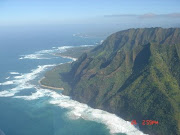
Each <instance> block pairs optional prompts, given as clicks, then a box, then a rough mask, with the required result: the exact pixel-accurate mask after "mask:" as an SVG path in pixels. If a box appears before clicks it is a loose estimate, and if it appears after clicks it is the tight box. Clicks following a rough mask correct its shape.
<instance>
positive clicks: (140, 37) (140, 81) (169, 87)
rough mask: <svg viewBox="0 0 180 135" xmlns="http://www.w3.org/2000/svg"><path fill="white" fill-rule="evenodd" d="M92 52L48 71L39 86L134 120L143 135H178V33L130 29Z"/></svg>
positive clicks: (161, 30)
mask: <svg viewBox="0 0 180 135" xmlns="http://www.w3.org/2000/svg"><path fill="white" fill-rule="evenodd" d="M90 50H91V51H90ZM90 50H89V51H86V52H81V53H79V54H81V56H80V57H79V58H78V59H77V61H74V62H72V63H66V64H63V65H59V66H57V67H55V68H54V69H53V70H51V71H48V72H47V73H46V74H45V78H44V79H43V80H42V81H41V84H44V85H46V86H51V87H56V88H64V91H63V94H65V95H69V96H71V97H72V98H73V99H74V100H77V101H79V102H82V103H86V104H88V105H89V106H91V107H93V108H98V109H102V110H106V111H108V112H111V113H114V114H116V115H118V116H120V117H122V118H123V119H125V120H127V121H132V120H136V121H137V123H138V126H139V127H140V129H141V130H142V131H143V132H144V133H148V134H150V135H180V28H169V29H164V28H140V29H128V30H124V31H120V32H117V33H114V34H112V35H110V36H109V37H108V38H107V39H106V40H105V41H104V42H103V43H102V44H101V45H98V46H97V47H95V48H91V49H90ZM71 57H73V56H71ZM143 120H152V121H158V124H154V125H151V124H147V125H143V124H142V121H143Z"/></svg>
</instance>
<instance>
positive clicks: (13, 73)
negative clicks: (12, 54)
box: [10, 72, 19, 75]
mask: <svg viewBox="0 0 180 135" xmlns="http://www.w3.org/2000/svg"><path fill="white" fill-rule="evenodd" d="M10 74H11V75H18V74H19V73H18V72H10Z"/></svg>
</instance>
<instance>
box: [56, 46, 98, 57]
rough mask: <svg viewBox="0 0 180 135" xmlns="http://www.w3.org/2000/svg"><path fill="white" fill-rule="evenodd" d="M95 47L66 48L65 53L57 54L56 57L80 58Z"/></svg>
mask: <svg viewBox="0 0 180 135" xmlns="http://www.w3.org/2000/svg"><path fill="white" fill-rule="evenodd" d="M95 47H96V46H82V47H79V46H78V47H73V48H67V49H66V51H65V52H61V53H57V54H56V55H60V56H68V57H73V58H78V57H80V56H81V55H82V54H83V53H88V52H89V51H90V50H92V49H94V48H95Z"/></svg>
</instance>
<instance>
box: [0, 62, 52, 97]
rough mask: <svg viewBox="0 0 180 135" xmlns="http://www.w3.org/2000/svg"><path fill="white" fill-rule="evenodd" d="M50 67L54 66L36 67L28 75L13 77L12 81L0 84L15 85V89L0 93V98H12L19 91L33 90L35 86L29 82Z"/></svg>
mask: <svg viewBox="0 0 180 135" xmlns="http://www.w3.org/2000/svg"><path fill="white" fill-rule="evenodd" d="M52 66H55V65H43V66H38V67H37V68H36V69H34V70H31V72H30V73H25V74H21V75H20V76H15V77H14V79H13V80H11V81H6V82H3V83H0V85H12V84H14V85H15V87H13V88H11V89H7V90H4V91H0V97H4V96H6V97H8V96H13V95H14V94H16V93H18V92H19V91H21V90H24V89H30V88H34V87H35V85H32V84H31V83H30V81H32V80H34V79H35V78H36V77H37V76H38V74H39V73H41V72H42V71H44V70H46V69H47V68H48V67H52Z"/></svg>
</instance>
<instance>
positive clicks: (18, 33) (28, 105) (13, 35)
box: [0, 27, 143, 135]
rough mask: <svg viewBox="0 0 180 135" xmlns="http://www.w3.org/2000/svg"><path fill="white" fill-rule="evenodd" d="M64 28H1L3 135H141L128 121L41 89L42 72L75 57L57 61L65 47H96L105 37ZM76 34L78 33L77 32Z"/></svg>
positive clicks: (0, 114) (0, 126)
mask: <svg viewBox="0 0 180 135" xmlns="http://www.w3.org/2000/svg"><path fill="white" fill-rule="evenodd" d="M80 32H82V30H81V31H78V28H77V29H71V28H67V29H65V28H64V27H63V28H62V27H60V28H49V27H48V28H44V27H43V28H39V27H38V28H37V27H35V28H24V27H15V28H14V27H13V28H3V29H2V30H1V32H0V134H1V132H4V134H5V135H110V134H118V135H124V134H127V135H140V134H143V133H142V132H141V131H139V130H138V129H137V128H135V127H134V126H133V125H131V123H130V122H127V121H124V120H123V119H121V118H119V117H117V116H116V115H114V114H110V113H108V112H105V111H102V110H98V109H93V108H91V107H89V106H87V105H86V104H82V103H79V102H77V101H74V100H72V99H71V97H68V96H64V95H62V94H61V91H54V90H51V89H44V88H41V87H40V86H39V84H38V81H39V80H40V79H41V78H42V77H43V75H44V73H45V72H46V71H48V70H51V69H52V68H53V67H54V66H56V65H58V64H63V63H66V62H71V61H72V59H68V58H62V57H57V56H55V55H53V54H54V53H56V52H62V51H65V50H66V48H69V47H75V46H83V45H96V44H98V43H100V42H101V41H102V40H104V39H105V37H103V36H89V37H88V36H87V35H86V36H82V35H81V34H79V33H80ZM77 33H78V34H77Z"/></svg>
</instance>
